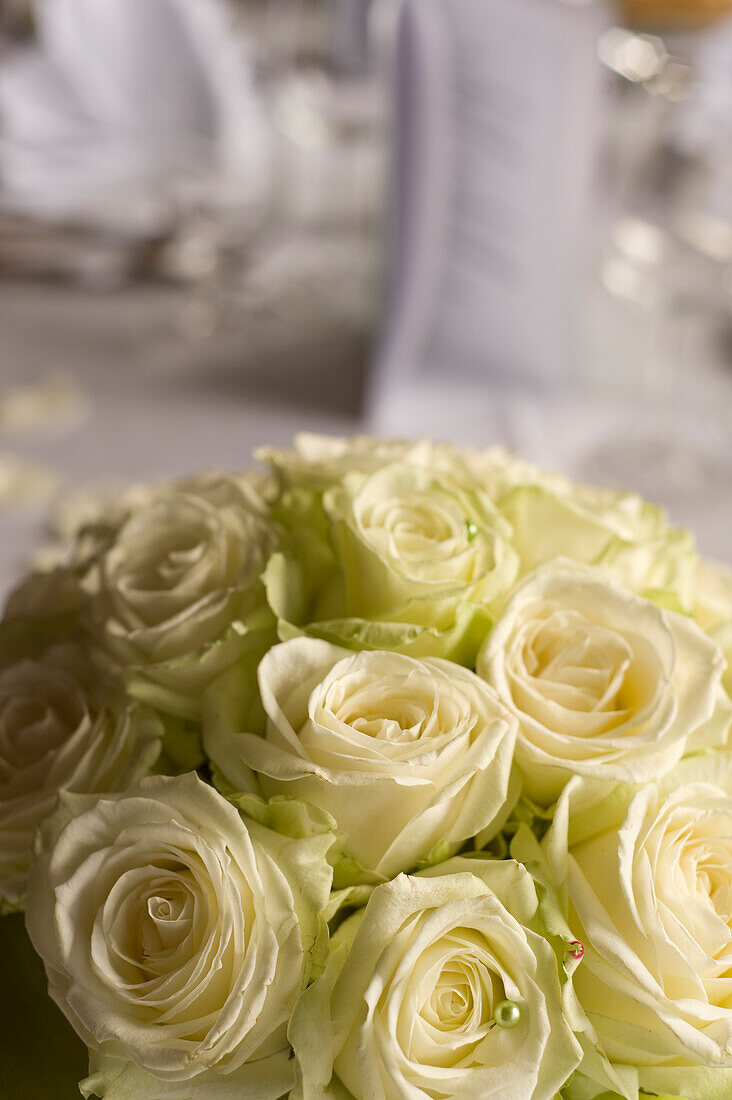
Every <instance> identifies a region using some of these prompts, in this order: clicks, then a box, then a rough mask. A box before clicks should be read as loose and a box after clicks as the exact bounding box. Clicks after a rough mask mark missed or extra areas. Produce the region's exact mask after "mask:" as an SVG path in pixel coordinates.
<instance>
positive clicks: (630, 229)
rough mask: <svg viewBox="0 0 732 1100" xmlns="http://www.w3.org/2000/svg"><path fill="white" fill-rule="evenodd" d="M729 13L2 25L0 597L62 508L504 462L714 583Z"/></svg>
mask: <svg viewBox="0 0 732 1100" xmlns="http://www.w3.org/2000/svg"><path fill="white" fill-rule="evenodd" d="M731 411H732V0H625V2H622V0H584V2H580V0H574V2H569V0H566V2H565V0H0V548H1V549H0V587H1V588H5V587H7V584H8V583H9V581H10V579H11V578H12V576H13V575H14V574H15V572H16V571H17V570H18V568H19V567H20V565H21V564H22V562H23V560H24V558H25V557H26V556H27V554H28V553H29V552H30V550H31V549H32V548H33V546H34V545H35V544H37V543H38V541H39V539H40V538H41V530H42V526H43V523H44V516H45V515H46V509H47V507H48V504H49V502H50V501H51V500H53V499H55V497H56V495H57V494H58V492H59V491H61V492H62V493H63V492H68V491H69V490H73V488H74V487H75V486H79V485H83V484H88V483H94V484H109V483H121V482H124V481H129V480H130V479H133V478H143V477H150V476H155V475H167V474H180V473H184V472H186V471H190V470H194V469H198V468H201V467H206V466H214V465H219V466H241V465H244V464H246V463H247V462H248V460H249V453H250V451H251V448H252V447H253V446H255V445H257V444H259V443H262V442H264V441H277V442H284V441H286V440H287V439H289V437H290V436H291V435H292V433H293V432H294V431H295V430H297V429H300V428H307V429H310V430H312V429H316V430H323V431H329V432H337V433H348V432H353V431H360V430H366V431H372V432H383V433H386V434H389V435H396V436H415V435H420V434H422V433H429V434H432V435H434V436H437V437H441V438H451V439H453V440H455V441H456V442H470V443H476V444H484V445H489V444H490V443H493V442H496V441H501V442H504V443H506V444H508V445H509V446H511V447H513V448H515V449H518V450H519V451H521V452H522V453H524V454H525V455H527V456H529V457H532V458H535V459H537V460H539V461H541V462H543V463H545V464H547V465H549V466H553V467H558V468H561V469H562V470H564V471H565V472H567V473H568V474H570V475H572V476H575V477H578V478H581V479H583V480H586V481H590V482H596V483H601V484H612V485H617V486H622V487H628V488H634V489H638V490H639V491H640V492H642V493H644V494H645V495H646V496H648V497H651V498H653V499H656V500H660V501H661V502H663V503H665V504H666V505H667V506H668V507H669V509H670V511H671V513H672V516H673V517H674V518H675V519H676V520H677V521H679V522H682V523H687V524H691V525H692V526H694V527H695V529H696V530H697V533H698V536H699V541H700V543H701V545H702V547H703V548H704V549H705V550H706V551H707V552H708V553H710V554H712V555H713V556H715V557H717V558H726V559H728V560H729V559H730V558H732V436H731V435H730V427H729V425H730V412H731Z"/></svg>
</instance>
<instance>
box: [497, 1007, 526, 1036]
mask: <svg viewBox="0 0 732 1100" xmlns="http://www.w3.org/2000/svg"><path fill="white" fill-rule="evenodd" d="M493 1019H494V1020H495V1021H496V1023H497V1024H498V1026H499V1027H502V1028H504V1029H505V1030H506V1031H510V1030H511V1028H512V1027H517V1026H518V1024H519V1023H520V1021H521V1005H517V1004H516V1002H515V1001H499V1002H498V1004H497V1005H496V1007H495V1009H494V1010H493Z"/></svg>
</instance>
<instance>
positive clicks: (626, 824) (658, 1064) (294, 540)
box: [0, 436, 732, 1100]
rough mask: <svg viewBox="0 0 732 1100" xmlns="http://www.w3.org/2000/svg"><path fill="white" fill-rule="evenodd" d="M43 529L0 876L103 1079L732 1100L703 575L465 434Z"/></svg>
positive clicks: (157, 493)
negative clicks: (46, 555)
mask: <svg viewBox="0 0 732 1100" xmlns="http://www.w3.org/2000/svg"><path fill="white" fill-rule="evenodd" d="M257 457H258V458H259V459H260V460H262V461H263V462H264V463H265V464H266V465H265V467H264V468H263V469H262V472H258V473H254V472H246V473H237V474H230V475H224V474H218V473H216V474H212V475H208V476H203V477H196V478H192V479H191V480H188V481H184V482H178V483H175V484H153V485H143V486H138V487H135V488H133V489H129V490H127V491H125V492H122V493H120V494H118V495H117V496H115V497H113V498H110V499H107V500H97V501H93V502H92V503H91V504H88V503H86V504H85V505H84V507H83V508H81V509H78V510H77V514H76V515H75V516H73V517H71V518H70V517H69V516H68V515H67V517H66V529H67V536H68V542H67V545H66V546H65V548H64V550H63V553H62V554H61V556H60V557H59V558H58V560H57V561H56V563H55V566H54V567H53V568H46V569H45V570H44V571H37V572H35V573H33V574H31V575H29V576H28V577H26V578H25V579H24V580H23V582H22V583H21V584H20V585H19V587H18V588H17V589H16V590H15V591H14V592H13V593H12V595H11V597H10V599H9V601H8V603H7V607H6V610H5V614H4V618H3V621H2V624H0V792H1V793H0V899H1V900H2V905H3V908H4V909H5V910H6V911H9V910H13V909H19V908H22V907H25V912H26V924H27V928H28V932H29V934H30V938H31V940H32V943H33V945H34V947H35V949H36V951H37V952H38V954H39V955H40V956H41V958H42V959H43V962H44V964H45V968H46V972H47V976H48V986H49V992H50V995H51V997H52V998H53V999H54V1000H55V1002H56V1003H57V1004H58V1006H59V1008H60V1009H61V1011H62V1012H63V1013H64V1014H65V1016H66V1018H67V1019H68V1020H69V1021H70V1023H71V1024H72V1026H73V1027H74V1029H75V1030H76V1032H77V1033H78V1035H79V1036H80V1037H81V1038H82V1039H83V1040H84V1042H85V1043H86V1045H87V1046H88V1048H89V1075H88V1077H86V1078H85V1080H83V1081H82V1082H81V1083H80V1089H81V1092H82V1094H83V1095H84V1096H86V1097H90V1096H98V1097H104V1098H106V1100H166V1098H171V1100H209V1098H210V1100H229V1098H231V1100H234V1098H236V1100H242V1098H256V1100H268V1098H271V1100H276V1098H278V1097H284V1096H287V1095H289V1096H290V1097H292V1098H295V1100H315V1098H317V1097H333V1098H340V1100H344V1098H351V1100H377V1098H378V1100H396V1098H402V1097H404V1098H409V1100H419V1098H430V1100H447V1098H451V1097H456V1098H461V1100H464V1098H470V1097H475V1098H476V1100H477V1098H481V1100H485V1098H489V1097H495V1098H496V1100H498V1098H508V1097H510V1098H511V1100H555V1098H556V1097H558V1096H562V1097H564V1098H565V1100H591V1098H593V1097H602V1098H603V1100H616V1098H621V1097H624V1098H625V1100H638V1098H639V1097H641V1096H643V1097H645V1096H664V1097H666V1098H668V1097H674V1098H676V1097H683V1098H687V1100H729V1097H730V1096H732V751H730V745H731V741H730V724H731V718H732V702H731V701H730V691H732V678H731V676H730V672H729V671H728V664H727V661H728V659H729V658H730V656H732V573H730V572H728V571H725V570H724V568H723V567H716V566H714V565H712V564H711V563H709V562H707V561H705V560H703V559H702V558H701V557H700V556H699V554H698V553H697V552H696V550H695V548H694V544H693V540H692V538H691V536H690V535H689V534H688V533H686V532H684V531H680V530H676V529H674V528H672V527H670V526H669V524H668V522H667V520H666V517H665V516H664V514H663V512H662V511H661V509H659V508H657V507H654V506H652V505H650V504H647V503H645V502H644V501H642V500H641V499H640V498H639V497H637V496H635V495H633V494H627V493H615V492H609V491H605V490H594V489H590V488H585V487H579V486H576V485H573V484H571V483H570V482H569V481H567V480H566V479H565V478H563V477H561V476H559V475H556V474H548V473H546V472H543V471H542V470H540V469H537V468H536V467H534V466H532V465H530V464H528V463H526V462H523V461H520V460H519V459H517V458H514V457H512V456H510V455H508V454H506V453H505V452H503V451H502V450H499V449H491V450H488V451H468V450H464V449H460V450H459V449H456V448H453V447H450V446H447V445H437V444H432V443H429V442H419V443H389V442H383V441H378V440H369V439H363V438H356V439H353V440H337V439H328V438H323V437H315V436H302V437H299V438H298V439H297V440H296V442H295V445H294V449H293V450H292V451H279V450H274V449H269V450H265V451H263V452H261V453H260V454H258V456H257Z"/></svg>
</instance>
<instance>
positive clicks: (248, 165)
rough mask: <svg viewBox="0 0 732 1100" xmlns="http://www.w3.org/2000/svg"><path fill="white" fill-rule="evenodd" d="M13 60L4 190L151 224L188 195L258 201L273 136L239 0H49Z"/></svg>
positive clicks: (35, 207)
mask: <svg viewBox="0 0 732 1100" xmlns="http://www.w3.org/2000/svg"><path fill="white" fill-rule="evenodd" d="M36 15H37V23H38V42H37V45H36V46H35V47H33V48H32V49H30V50H26V51H24V52H22V53H19V54H17V55H16V56H14V57H12V58H11V59H10V60H9V61H6V62H5V64H4V66H3V67H2V68H0V117H1V118H2V136H1V139H0V201H2V202H4V204H5V205H6V206H10V207H11V208H13V209H16V210H21V211H23V212H26V213H29V214H34V215H37V216H44V217H51V218H71V219H78V218H81V219H82V220H84V221H92V222H97V223H100V224H102V225H104V226H106V227H108V228H111V229H124V230H126V231H128V232H131V233H141V234H145V233H148V232H151V231H155V230H156V229H158V228H160V227H161V225H162V223H164V222H165V221H166V219H167V220H169V219H171V218H172V217H173V216H174V215H175V213H176V212H179V211H180V209H181V207H185V206H186V204H188V203H191V202H195V203H199V202H200V201H201V200H202V199H204V200H206V199H207V200H209V201H214V200H216V199H217V198H220V197H221V196H222V195H223V194H228V195H229V196H231V195H232V194H235V195H236V197H237V199H238V200H239V201H240V202H242V203H247V202H253V201H257V200H258V199H259V198H261V196H262V194H263V193H264V190H265V188H266V184H267V179H268V171H269V167H268V164H269V150H268V139H267V132H266V127H265V122H264V115H263V111H262V108H261V105H260V102H259V100H258V98H257V95H256V91H255V88H254V86H253V82H252V75H251V69H250V66H249V64H248V61H247V57H246V43H245V42H243V41H242V39H241V36H240V35H239V34H238V33H236V29H235V27H234V24H233V22H232V13H231V10H230V9H229V7H228V6H227V4H226V2H225V0H36Z"/></svg>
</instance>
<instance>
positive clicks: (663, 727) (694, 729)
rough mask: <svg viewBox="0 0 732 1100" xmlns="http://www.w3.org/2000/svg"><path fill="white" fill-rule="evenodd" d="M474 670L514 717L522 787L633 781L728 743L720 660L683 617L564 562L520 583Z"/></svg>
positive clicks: (542, 796) (537, 794) (539, 791)
mask: <svg viewBox="0 0 732 1100" xmlns="http://www.w3.org/2000/svg"><path fill="white" fill-rule="evenodd" d="M477 669H478V673H479V675H481V676H483V677H484V678H485V679H486V680H487V682H488V683H489V684H491V686H492V687H493V688H494V689H495V690H496V692H497V694H498V696H499V698H500V699H501V701H502V702H503V703H504V704H505V705H506V706H507V707H508V709H509V710H510V711H511V712H512V713H513V714H514V715H515V716H516V718H517V719H518V722H519V733H518V740H517V744H516V761H517V764H518V766H519V768H520V770H521V774H522V777H523V779H524V784H525V788H526V792H527V794H528V795H529V796H530V797H531V798H533V799H535V800H536V801H539V802H542V803H549V802H551V801H553V800H554V799H555V798H556V797H557V796H558V795H559V793H560V791H561V789H562V787H563V786H564V784H565V783H566V781H567V780H568V779H569V778H570V776H572V775H573V774H580V775H589V776H595V777H597V778H605V779H613V780H624V781H626V782H630V783H632V782H637V781H641V780H646V779H653V778H656V777H657V776H660V775H662V774H663V773H664V772H666V771H668V770H669V769H670V768H671V767H673V765H674V764H675V763H676V762H677V761H678V760H680V759H681V757H682V756H684V755H686V754H688V753H691V752H695V751H699V750H701V749H704V748H708V747H714V746H721V745H724V744H725V743H726V740H727V737H728V733H729V725H730V713H731V708H730V703H729V699H728V698H727V696H726V695H725V693H724V690H723V689H722V687H721V676H722V671H723V669H724V658H723V657H722V654H721V652H720V650H719V648H718V646H716V645H715V644H714V642H713V641H711V640H710V639H709V638H707V637H706V636H705V635H704V634H703V633H702V632H701V631H700V630H699V628H698V627H696V626H695V625H694V623H692V622H691V621H690V620H688V619H686V618H685V617H683V616H681V615H678V614H675V613H674V612H670V611H664V610H662V609H661V608H659V607H657V606H656V605H655V604H653V603H651V602H649V601H648V600H645V599H643V598H642V597H640V596H636V595H633V594H632V593H631V592H629V591H627V590H625V589H623V588H620V587H618V586H617V585H615V584H613V583H612V582H610V581H609V580H608V579H607V578H606V577H605V576H604V575H603V574H602V572H600V571H597V570H595V571H593V570H590V569H581V568H579V567H578V566H575V565H572V564H570V563H566V562H565V563H561V562H559V563H556V564H554V565H551V566H546V567H544V568H543V569H540V570H537V572H536V573H535V574H534V575H533V576H531V577H530V578H529V579H528V580H527V581H526V582H525V583H524V584H523V585H522V586H521V587H520V588H519V589H518V591H517V592H516V593H515V595H514V596H513V598H512V599H511V600H510V602H509V603H508V605H507V606H506V608H505V610H504V612H503V615H502V616H501V618H500V619H499V621H498V622H497V623H496V626H495V627H494V629H493V631H492V632H491V634H490V635H489V636H488V638H487V639H486V642H485V644H484V647H483V649H482V650H481V652H480V654H479V657H478V664H477Z"/></svg>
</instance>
